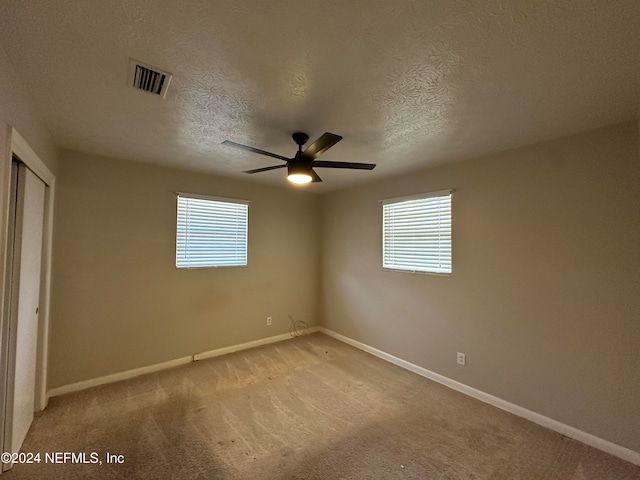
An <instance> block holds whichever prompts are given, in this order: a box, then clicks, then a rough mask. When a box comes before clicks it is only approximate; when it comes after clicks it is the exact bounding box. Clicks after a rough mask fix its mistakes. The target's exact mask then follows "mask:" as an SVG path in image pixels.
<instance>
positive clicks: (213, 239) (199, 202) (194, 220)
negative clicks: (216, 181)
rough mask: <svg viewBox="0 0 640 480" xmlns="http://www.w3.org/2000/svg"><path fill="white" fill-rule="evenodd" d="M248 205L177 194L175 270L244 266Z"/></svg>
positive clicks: (234, 201) (242, 202)
mask: <svg viewBox="0 0 640 480" xmlns="http://www.w3.org/2000/svg"><path fill="white" fill-rule="evenodd" d="M248 203H249V202H246V201H244V200H231V199H222V198H215V197H204V196H198V195H192V194H184V193H179V194H178V220H177V234H176V267H178V268H198V267H232V266H242V265H246V264H247V227H248V214H249V205H248Z"/></svg>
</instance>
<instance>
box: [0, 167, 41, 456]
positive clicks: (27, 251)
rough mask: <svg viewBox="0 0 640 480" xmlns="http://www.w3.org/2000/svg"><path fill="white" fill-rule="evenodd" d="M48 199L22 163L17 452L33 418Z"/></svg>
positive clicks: (14, 330) (15, 300) (12, 402)
mask: <svg viewBox="0 0 640 480" xmlns="http://www.w3.org/2000/svg"><path fill="white" fill-rule="evenodd" d="M44 199H45V184H44V182H43V181H42V180H40V178H38V177H37V176H36V175H35V174H34V173H33V172H32V171H31V170H29V169H28V168H27V167H26V166H25V165H24V164H20V166H19V171H18V192H17V201H16V210H15V234H14V238H15V240H14V251H13V269H12V277H13V278H12V282H11V283H12V285H13V289H12V302H11V303H12V312H11V327H10V331H9V345H10V352H11V351H12V350H13V352H15V355H11V354H10V358H9V375H8V377H9V378H8V387H9V388H8V397H9V398H7V404H8V405H7V407H8V408H7V414H8V418H7V420H8V422H7V426H9V425H10V426H11V427H10V429H9V430H10V432H6V431H5V434H6V433H9V434H10V437H9V438H10V439H11V440H10V446H11V449H10V451H13V452H18V451H19V450H20V447H21V446H22V442H23V441H24V438H25V436H26V435H27V431H28V430H29V427H30V426H31V422H32V421H33V412H34V399H35V381H36V354H37V345H38V313H39V310H40V308H39V303H40V277H41V261H42V234H43V226H44ZM14 349H15V350H14ZM13 352H11V353H13ZM5 443H6V442H5ZM6 446H7V445H5V447H6Z"/></svg>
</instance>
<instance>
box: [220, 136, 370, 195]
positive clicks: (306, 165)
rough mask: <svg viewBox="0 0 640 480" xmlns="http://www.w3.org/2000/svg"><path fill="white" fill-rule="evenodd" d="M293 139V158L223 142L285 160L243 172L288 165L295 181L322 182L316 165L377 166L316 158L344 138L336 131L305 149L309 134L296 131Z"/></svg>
mask: <svg viewBox="0 0 640 480" xmlns="http://www.w3.org/2000/svg"><path fill="white" fill-rule="evenodd" d="M291 137H292V138H293V141H294V142H296V144H297V145H298V151H297V152H296V154H295V156H294V157H293V158H287V157H283V156H282V155H278V154H276V153H271V152H265V151H264V150H260V149H258V148H253V147H249V146H248V145H242V144H240V143H236V142H232V141H230V140H225V141H224V142H222V144H223V145H226V146H227V147H233V148H240V149H242V150H247V151H249V152H254V153H259V154H261V155H267V156H268V157H273V158H277V159H279V160H284V161H285V162H287V163H285V164H284V165H274V166H272V167H264V168H256V169H255V170H247V171H245V172H243V173H260V172H266V171H268V170H275V169H276V168H284V167H287V179H288V180H289V181H290V182H293V183H299V184H303V183H309V182H321V181H322V179H321V178H320V177H319V176H318V174H317V173H316V172H314V171H313V168H314V167H319V168H351V169H355V170H373V169H374V168H375V166H376V165H375V164H374V163H353V162H332V161H326V160H316V158H318V157H319V156H320V155H322V154H323V153H324V152H326V151H327V150H329V149H330V148H331V147H333V146H334V145H335V144H336V143H338V142H339V141H340V140H342V137H341V136H340V135H336V134H334V133H329V132H327V133H324V134H322V135H321V136H320V138H318V139H317V140H316V141H315V142H313V143H312V144H311V145H309V146H308V147H307V148H306V149H305V150H304V151H303V150H302V146H303V145H304V144H305V143H307V141H308V140H309V135H307V134H306V133H302V132H295V133H294V134H292V135H291Z"/></svg>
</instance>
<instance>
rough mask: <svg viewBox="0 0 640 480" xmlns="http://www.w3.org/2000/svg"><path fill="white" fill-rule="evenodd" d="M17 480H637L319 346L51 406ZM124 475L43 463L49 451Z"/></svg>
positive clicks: (598, 458)
mask: <svg viewBox="0 0 640 480" xmlns="http://www.w3.org/2000/svg"><path fill="white" fill-rule="evenodd" d="M23 451H25V452H41V453H42V455H43V457H42V458H43V461H42V463H40V464H32V465H16V466H15V467H14V469H13V470H12V471H11V472H9V473H8V474H7V475H6V476H5V477H3V478H6V479H7V480H10V479H18V478H20V479H22V478H25V479H26V478H28V479H40V478H42V479H76V478H78V479H80V478H82V479H164V478H171V479H197V478H202V479H216V478H220V479H280V478H282V479H303V478H304V479H317V478H327V479H368V478H371V479H373V478H376V479H377V478H381V479H396V478H398V479H527V480H530V479H571V480H583V479H589V480H590V479H594V480H596V479H597V480H606V479H640V467H636V466H633V465H631V464H629V463H626V462H624V461H622V460H619V459H617V458H615V457H612V456H610V455H607V454H605V453H602V452H600V451H598V450H595V449H592V448H590V447H587V446H585V445H583V444H581V443H578V442H576V441H573V440H570V439H568V438H565V437H563V436H561V435H559V434H557V433H554V432H552V431H550V430H546V429H544V428H542V427H539V426H537V425H535V424H533V423H530V422H528V421H526V420H523V419H521V418H518V417H515V416H513V415H511V414H508V413H506V412H503V411H501V410H498V409H496V408H493V407H491V406H488V405H486V404H483V403H481V402H479V401H477V400H474V399H471V398H469V397H466V396H464V395H462V394H460V393H457V392H455V391H453V390H450V389H448V388H446V387H443V386H441V385H438V384H436V383H434V382H431V381H429V380H427V379H424V378H422V377H420V376H418V375H415V374H413V373H410V372H407V371H405V370H403V369H401V368H398V367H396V366H394V365H391V364H389V363H387V362H384V361H382V360H380V359H377V358H375V357H372V356H370V355H368V354H366V353H364V352H361V351H359V350H356V349H354V348H352V347H350V346H347V345H345V344H343V343H341V342H338V341H336V340H334V339H332V338H329V337H326V336H324V335H321V334H315V335H310V336H306V337H300V338H296V339H294V340H290V341H285V342H281V343H277V344H273V345H268V346H264V347H259V348H256V349H252V350H247V351H244V352H238V353H235V354H231V355H227V356H224V357H219V358H215V359H211V360H205V361H200V362H196V363H192V364H189V365H185V366H183V367H178V368H175V369H171V370H167V371H164V372H159V373H155V374H150V375H146V376H144V377H139V378H137V379H132V380H127V381H124V382H120V383H117V384H111V385H106V386H102V387H96V388H93V389H90V390H86V391H83V392H79V393H74V394H69V395H64V396H61V397H56V398H53V399H51V402H50V404H49V407H48V408H47V410H46V411H45V412H44V413H42V414H40V415H38V416H37V418H36V419H35V421H34V423H33V426H32V428H31V430H30V432H29V434H28V436H27V439H26V441H25V444H24V447H23ZM56 451H58V452H64V451H66V452H86V454H87V458H88V459H89V458H90V457H89V454H90V452H97V453H98V454H99V458H100V460H101V461H103V462H104V460H105V458H104V455H105V453H106V452H110V453H112V454H121V455H124V460H125V462H124V463H123V464H106V463H103V464H102V465H98V464H96V465H93V464H71V463H67V464H47V463H45V462H44V454H45V452H56Z"/></svg>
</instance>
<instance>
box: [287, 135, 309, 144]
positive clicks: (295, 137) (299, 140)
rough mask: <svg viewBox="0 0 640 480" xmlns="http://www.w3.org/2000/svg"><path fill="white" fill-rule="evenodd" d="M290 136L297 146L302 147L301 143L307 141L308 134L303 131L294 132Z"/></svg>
mask: <svg viewBox="0 0 640 480" xmlns="http://www.w3.org/2000/svg"><path fill="white" fill-rule="evenodd" d="M291 137H293V141H294V142H296V145H298V147H302V145H304V144H305V143H307V142H308V141H309V135H307V134H306V133H304V132H294V133H293V134H292V135H291Z"/></svg>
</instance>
